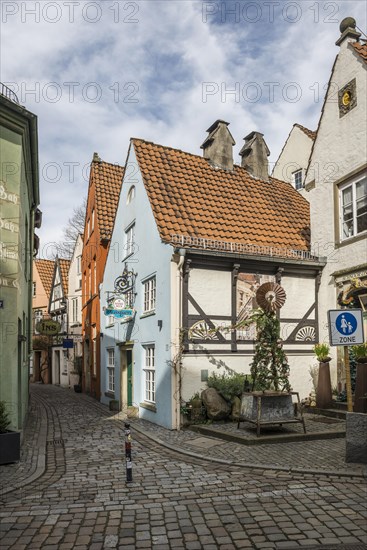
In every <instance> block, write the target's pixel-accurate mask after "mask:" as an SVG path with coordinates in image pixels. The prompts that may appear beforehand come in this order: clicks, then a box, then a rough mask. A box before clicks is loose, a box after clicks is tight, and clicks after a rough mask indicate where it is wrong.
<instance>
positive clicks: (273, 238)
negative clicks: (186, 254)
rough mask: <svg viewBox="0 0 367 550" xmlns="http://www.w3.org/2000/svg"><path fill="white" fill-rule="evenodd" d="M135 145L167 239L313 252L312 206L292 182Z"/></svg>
mask: <svg viewBox="0 0 367 550" xmlns="http://www.w3.org/2000/svg"><path fill="white" fill-rule="evenodd" d="M132 142H133V144H134V148H135V152H136V156H137V159H138V162H139V167H140V170H141V173H142V176H143V180H144V184H145V187H146V191H147V194H148V197H149V200H150V203H151V205H152V209H153V213H154V216H155V220H156V223H157V226H158V230H159V233H160V236H161V238H162V240H163V241H165V242H170V241H171V239H172V235H173V234H180V235H186V236H194V237H201V238H206V239H216V240H223V241H227V242H241V243H246V244H260V245H270V246H280V247H284V248H289V249H297V250H308V249H309V239H310V229H309V226H310V220H309V204H308V202H307V201H306V200H305V199H304V198H303V197H302V196H301V195H300V194H299V193H298V192H297V191H296V190H295V189H294V188H293V186H292V185H291V184H289V183H286V182H283V181H280V180H276V179H274V178H270V179H269V182H267V181H261V180H259V179H258V178H254V177H252V176H251V175H250V174H249V173H248V172H247V171H246V170H245V169H244V168H242V167H240V166H235V167H234V169H233V171H226V170H221V169H214V168H213V167H212V166H211V165H210V164H209V162H208V161H207V160H206V159H204V158H202V157H199V156H197V155H192V154H190V153H185V152H183V151H180V150H177V149H172V148H170V147H164V146H162V145H156V144H154V143H150V142H145V141H143V140H140V139H133V140H132ZM163 160H164V162H163ZM158 166H159V168H157V167H158ZM191 176H192V177H191ZM153 181H154V183H153ZM158 205H159V206H158Z"/></svg>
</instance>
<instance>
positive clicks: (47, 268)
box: [34, 260, 55, 298]
mask: <svg viewBox="0 0 367 550" xmlns="http://www.w3.org/2000/svg"><path fill="white" fill-rule="evenodd" d="M34 264H35V266H36V268H37V271H38V275H39V276H40V279H41V281H42V284H43V288H44V289H45V292H46V296H47V297H48V298H49V297H50V294H51V287H52V278H53V274H54V266H55V262H54V260H34Z"/></svg>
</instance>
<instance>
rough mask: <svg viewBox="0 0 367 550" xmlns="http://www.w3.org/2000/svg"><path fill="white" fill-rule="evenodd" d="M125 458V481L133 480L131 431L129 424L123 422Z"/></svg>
mask: <svg viewBox="0 0 367 550" xmlns="http://www.w3.org/2000/svg"><path fill="white" fill-rule="evenodd" d="M125 458H126V483H131V482H132V480H133V463H132V461H131V431H130V424H127V423H125Z"/></svg>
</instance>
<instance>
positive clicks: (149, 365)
mask: <svg viewBox="0 0 367 550" xmlns="http://www.w3.org/2000/svg"><path fill="white" fill-rule="evenodd" d="M143 348H144V368H143V371H144V401H145V402H146V403H152V404H155V403H156V368H155V344H146V345H144V346H143Z"/></svg>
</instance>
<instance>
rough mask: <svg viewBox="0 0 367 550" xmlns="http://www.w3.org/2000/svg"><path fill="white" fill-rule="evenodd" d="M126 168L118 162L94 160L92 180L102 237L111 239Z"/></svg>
mask: <svg viewBox="0 0 367 550" xmlns="http://www.w3.org/2000/svg"><path fill="white" fill-rule="evenodd" d="M123 174H124V168H123V167H122V166H119V165H118V164H110V163H108V162H104V161H93V162H92V165H91V182H94V184H95V202H96V223H98V227H99V231H100V237H101V239H110V238H111V235H112V229H113V224H114V220H115V215H116V210H117V204H118V200H119V196H120V189H121V184H122V177H123Z"/></svg>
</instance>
